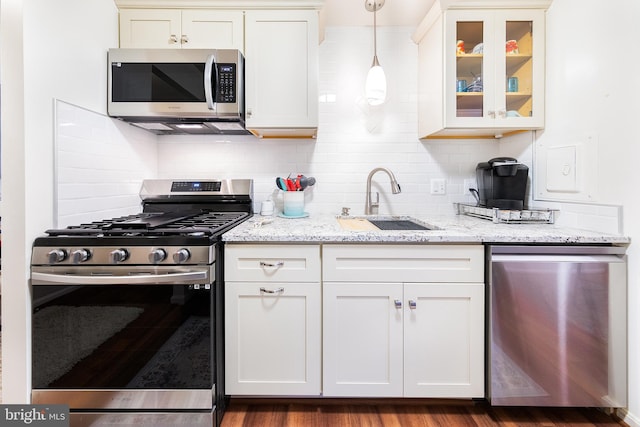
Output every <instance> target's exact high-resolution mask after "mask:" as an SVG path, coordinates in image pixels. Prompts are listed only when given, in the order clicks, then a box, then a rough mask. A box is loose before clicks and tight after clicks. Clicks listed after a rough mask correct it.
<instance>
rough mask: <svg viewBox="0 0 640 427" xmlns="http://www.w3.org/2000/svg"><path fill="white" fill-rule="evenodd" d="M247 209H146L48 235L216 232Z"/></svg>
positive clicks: (242, 214) (197, 233)
mask: <svg viewBox="0 0 640 427" xmlns="http://www.w3.org/2000/svg"><path fill="white" fill-rule="evenodd" d="M248 215H249V214H248V213H246V212H209V211H190V212H189V211H187V212H183V211H178V212H166V213H165V212H147V213H140V214H136V215H128V216H123V217H119V218H113V219H109V220H102V221H94V222H91V223H88V224H80V225H75V226H69V227H67V228H62V229H52V230H47V231H46V233H47V234H48V235H49V236H60V237H65V236H67V237H68V236H74V237H75V236H95V237H104V236H129V237H136V236H138V237H140V236H152V237H154V236H155V237H157V236H213V235H216V234H219V233H221V232H224V231H225V230H227V229H228V228H230V227H231V226H233V225H234V224H236V223H238V222H240V221H242V220H244V219H245V218H246V217H247V216H248Z"/></svg>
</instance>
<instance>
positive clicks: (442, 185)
mask: <svg viewBox="0 0 640 427" xmlns="http://www.w3.org/2000/svg"><path fill="white" fill-rule="evenodd" d="M431 194H447V181H446V180H445V179H441V178H439V179H432V180H431Z"/></svg>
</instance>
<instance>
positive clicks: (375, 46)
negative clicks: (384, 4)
mask: <svg viewBox="0 0 640 427" xmlns="http://www.w3.org/2000/svg"><path fill="white" fill-rule="evenodd" d="M377 1H378V0H374V2H373V64H372V65H371V66H372V67H375V66H379V65H380V63H379V62H378V37H377V31H376V28H377V25H376V11H377V10H378V2H377Z"/></svg>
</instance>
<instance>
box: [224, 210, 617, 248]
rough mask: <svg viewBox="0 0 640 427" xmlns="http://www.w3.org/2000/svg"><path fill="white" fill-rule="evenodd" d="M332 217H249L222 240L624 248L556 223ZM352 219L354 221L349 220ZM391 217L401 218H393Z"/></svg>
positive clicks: (614, 239) (608, 236)
mask: <svg viewBox="0 0 640 427" xmlns="http://www.w3.org/2000/svg"><path fill="white" fill-rule="evenodd" d="M337 218H338V217H337V216H336V215H329V214H325V215H322V214H319V215H311V216H309V217H307V218H296V219H290V218H281V217H277V216H273V217H271V216H260V215H254V216H253V217H252V218H250V219H248V220H247V221H245V222H243V223H242V224H240V225H238V226H237V227H234V228H233V229H231V230H230V231H228V232H226V233H224V234H223V235H222V240H223V241H224V242H228V243H233V242H237V243H269V242H271V243H443V244H444V243H454V244H473V243H497V244H500V243H504V244H514V243H515V244H612V245H628V244H629V243H630V238H629V237H627V236H623V235H617V234H607V233H599V232H594V231H588V230H580V229H575V228H568V227H562V226H558V225H556V224H494V223H493V222H491V221H488V220H485V219H478V218H473V217H469V216H465V215H449V216H438V217H435V216H432V217H428V218H427V217H425V218H421V217H419V216H416V217H414V218H415V219H417V220H418V221H419V222H421V223H423V224H425V225H429V226H431V227H433V228H435V229H434V230H427V231H415V230H412V231H385V230H376V231H350V230H344V229H342V228H341V226H340V225H339V223H338V221H337ZM352 218H355V217H352ZM397 218H406V217H401V216H398V217H397Z"/></svg>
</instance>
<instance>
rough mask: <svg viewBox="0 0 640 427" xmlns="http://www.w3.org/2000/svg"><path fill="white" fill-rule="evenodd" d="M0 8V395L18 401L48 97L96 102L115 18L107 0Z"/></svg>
mask: <svg viewBox="0 0 640 427" xmlns="http://www.w3.org/2000/svg"><path fill="white" fill-rule="evenodd" d="M0 18H1V19H2V22H1V28H0V32H1V33H0V36H1V38H0V40H1V41H2V46H1V49H0V50H1V55H2V56H1V58H0V64H1V66H2V72H1V73H0V75H1V77H2V118H1V121H2V174H3V180H2V184H3V191H2V196H3V206H4V209H3V217H2V240H3V246H4V247H5V251H4V253H3V262H2V278H3V280H2V340H3V345H2V350H3V354H2V361H3V366H2V373H3V375H2V381H3V387H2V399H3V403H25V402H29V386H28V385H29V384H30V381H29V378H30V361H31V359H30V357H29V353H30V343H29V336H30V334H29V329H30V314H29V313H30V311H29V307H30V291H29V286H28V276H29V258H30V252H31V243H32V242H33V239H34V238H35V237H36V236H37V235H39V234H41V233H42V231H43V230H45V229H47V228H50V227H51V226H52V224H53V222H54V215H53V189H54V174H53V165H54V149H53V147H54V144H53V135H54V123H53V111H54V99H62V100H65V101H68V102H71V103H73V104H77V105H83V106H85V107H87V108H90V109H92V110H95V111H99V112H104V110H105V108H106V69H107V68H106V51H107V48H109V47H114V46H117V43H118V38H117V28H118V21H117V10H116V7H115V5H114V3H113V1H112V0H93V1H90V2H89V1H84V0H58V1H49V0H2V1H1V3H0ZM9 107H10V108H9ZM7 248H11V250H7Z"/></svg>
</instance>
